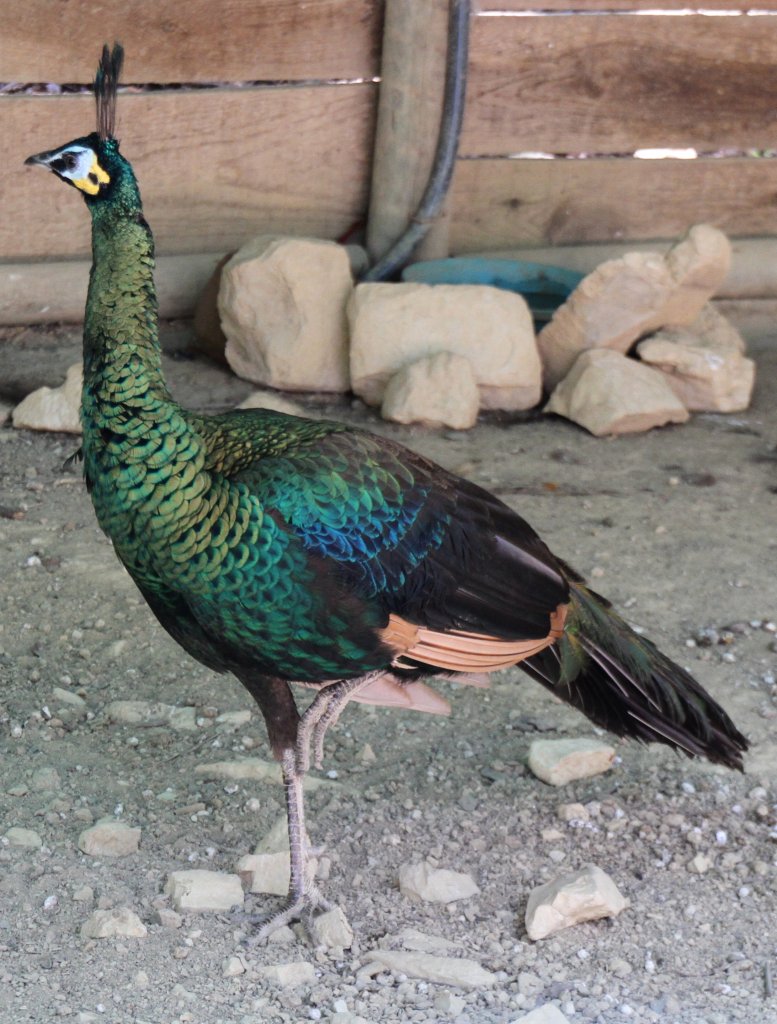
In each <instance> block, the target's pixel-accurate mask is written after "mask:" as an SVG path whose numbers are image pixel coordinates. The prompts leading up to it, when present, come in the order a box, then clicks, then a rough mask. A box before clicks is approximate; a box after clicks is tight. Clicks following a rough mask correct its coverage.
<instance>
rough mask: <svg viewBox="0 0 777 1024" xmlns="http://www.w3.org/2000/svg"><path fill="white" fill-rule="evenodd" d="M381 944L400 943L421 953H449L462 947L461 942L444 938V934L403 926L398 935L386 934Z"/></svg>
mask: <svg viewBox="0 0 777 1024" xmlns="http://www.w3.org/2000/svg"><path fill="white" fill-rule="evenodd" d="M380 944H381V946H384V945H387V946H391V945H396V944H399V945H401V946H404V948H405V949H415V950H417V951H418V952H419V953H448V952H450V951H452V950H457V949H461V948H462V947H461V944H460V943H458V942H452V941H451V940H450V939H444V938H443V937H442V935H427V934H426V932H419V931H416V929H415V928H403V929H402V931H401V932H398V933H397V934H396V935H389V936H386V938H385V940H383V939H382V940H381V943H380Z"/></svg>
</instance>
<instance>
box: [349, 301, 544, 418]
mask: <svg viewBox="0 0 777 1024" xmlns="http://www.w3.org/2000/svg"><path fill="white" fill-rule="evenodd" d="M348 320H349V323H350V326H351V381H352V387H353V390H354V391H355V392H356V394H357V395H359V396H360V397H361V398H363V399H364V401H365V402H368V403H369V404H370V405H379V404H380V403H381V402H382V401H383V395H384V392H385V390H386V385H387V384H388V382H389V379H390V378H391V377H392V376H393V375H394V374H395V373H396V372H397V371H398V370H399V369H400V368H401V367H403V366H405V365H406V364H408V363H413V362H415V361H417V360H418V359H423V358H424V357H426V356H433V355H436V354H437V353H440V352H450V353H453V354H455V355H459V356H463V357H465V358H466V359H468V360H469V361H470V363H471V365H472V371H473V373H474V375H475V380H476V381H477V383H478V387H479V389H480V404H481V405H482V407H483V408H485V409H529V408H531V407H532V406H534V405H536V404H537V402H538V401H539V398H540V373H541V370H540V363H539V356H538V353H537V346H536V343H535V339H534V328H533V325H532V319H531V314H530V313H529V308H528V306H527V305H526V303H525V301H524V300H523V299H522V298H521V296H520V295H515V294H514V293H512V292H507V291H503V290H501V289H499V288H492V287H490V286H487V285H427V284H415V283H410V282H407V283H403V284H360V285H358V286H357V287H356V288H355V289H354V292H353V294H352V296H351V299H350V301H349V303H348Z"/></svg>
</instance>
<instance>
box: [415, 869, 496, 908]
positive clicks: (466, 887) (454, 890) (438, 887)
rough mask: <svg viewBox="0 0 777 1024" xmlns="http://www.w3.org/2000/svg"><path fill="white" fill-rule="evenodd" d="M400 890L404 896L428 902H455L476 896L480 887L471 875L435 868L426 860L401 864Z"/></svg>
mask: <svg viewBox="0 0 777 1024" xmlns="http://www.w3.org/2000/svg"><path fill="white" fill-rule="evenodd" d="M399 891H400V892H401V893H402V895H403V896H409V897H410V898H411V899H417V900H424V901H425V902H427V903H453V902H455V901H456V900H466V899H469V898H470V896H475V895H476V894H477V893H479V892H480V889H478V887H477V884H476V882H475V879H474V878H473V877H472V876H471V875H466V874H462V873H461V872H460V871H448V870H446V869H444V868H433V867H431V866H430V865H429V864H428V863H427V862H426V861H419V862H416V863H410V864H402V865H401V867H400V869H399Z"/></svg>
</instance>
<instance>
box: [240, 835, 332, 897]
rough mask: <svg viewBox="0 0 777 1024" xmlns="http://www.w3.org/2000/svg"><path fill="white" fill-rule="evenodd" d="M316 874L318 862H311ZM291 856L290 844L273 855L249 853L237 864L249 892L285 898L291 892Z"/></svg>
mask: <svg viewBox="0 0 777 1024" xmlns="http://www.w3.org/2000/svg"><path fill="white" fill-rule="evenodd" d="M309 866H310V870H311V871H312V872H313V873H314V874H315V871H316V867H317V862H316V861H315V860H313V861H311V862H309ZM290 871H291V868H290V856H289V848H288V843H287V844H286V849H285V850H276V851H275V852H273V853H247V854H246V855H245V856H243V857H241V858H240V860H239V861H238V862H237V873H238V875H240V878H241V880H242V881H243V884H244V885H246V886H247V887H248V891H249V892H261V893H265V894H266V895H268V896H285V895H286V893H287V892H288V891H289V874H290Z"/></svg>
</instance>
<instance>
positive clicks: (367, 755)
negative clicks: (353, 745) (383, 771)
mask: <svg viewBox="0 0 777 1024" xmlns="http://www.w3.org/2000/svg"><path fill="white" fill-rule="evenodd" d="M359 760H360V761H361V763H362V764H374V763H375V762H376V761H377V760H378V757H377V754H376V753H375V751H374V750H373V749H372V747H371V746H370V744H369V743H365V744H364V746H363V747H362V749H361V750H360V751H359Z"/></svg>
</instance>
